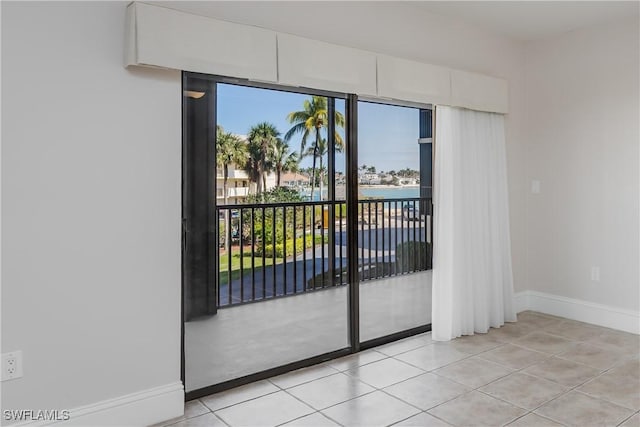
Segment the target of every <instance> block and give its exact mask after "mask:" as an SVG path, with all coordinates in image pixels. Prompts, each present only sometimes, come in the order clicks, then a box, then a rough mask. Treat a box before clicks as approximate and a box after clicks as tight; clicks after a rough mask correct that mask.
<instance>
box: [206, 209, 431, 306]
mask: <svg viewBox="0 0 640 427" xmlns="http://www.w3.org/2000/svg"><path fill="white" fill-rule="evenodd" d="M216 211H217V214H218V215H217V225H218V236H219V244H220V250H219V255H218V268H217V283H218V295H217V296H218V305H219V306H230V305H234V304H240V303H246V302H252V301H258V300H264V299H270V298H275V297H280V296H286V295H293V294H297V293H304V292H311V291H317V290H320V289H326V288H330V287H335V286H342V285H345V284H346V283H347V268H348V265H349V262H350V261H351V260H349V259H348V258H347V245H348V244H349V242H347V238H346V236H347V233H346V224H347V220H346V215H347V211H346V204H345V202H344V201H335V202H327V201H322V202H298V203H272V204H251V205H250V204H237V205H223V206H217V207H216ZM431 212H432V205H431V199H427V198H412V199H378V200H362V201H360V202H359V203H358V213H357V217H358V241H357V242H351V243H352V244H355V245H357V247H358V258H357V259H356V260H353V262H355V264H354V265H356V266H357V268H358V274H359V278H360V281H367V280H373V279H377V278H382V277H391V276H398V275H402V274H407V273H412V272H416V271H422V270H428V269H430V268H431V257H432V249H431V248H432V246H431V217H432V215H431Z"/></svg>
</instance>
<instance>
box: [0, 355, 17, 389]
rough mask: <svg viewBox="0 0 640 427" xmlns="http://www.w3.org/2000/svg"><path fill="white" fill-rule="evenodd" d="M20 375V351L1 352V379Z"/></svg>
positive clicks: (10, 378) (5, 379) (14, 377)
mask: <svg viewBox="0 0 640 427" xmlns="http://www.w3.org/2000/svg"><path fill="white" fill-rule="evenodd" d="M21 377H22V351H20V350H18V351H12V352H10V353H3V354H2V379H1V380H2V381H8V380H14V379H16V378H21Z"/></svg>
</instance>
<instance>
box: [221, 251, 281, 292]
mask: <svg viewBox="0 0 640 427" xmlns="http://www.w3.org/2000/svg"><path fill="white" fill-rule="evenodd" d="M231 253H232V256H231V280H235V279H238V278H240V249H238V248H234V249H232V252H231ZM242 258H243V259H242V263H243V267H244V272H245V274H247V273H250V272H251V253H250V252H249V253H247V252H245V253H244V256H243V257H242ZM280 262H282V258H276V264H278V263H280ZM264 265H265V266H270V265H273V258H265V260H264ZM254 266H255V268H256V269H258V268H261V267H262V257H261V256H259V257H258V256H257V257H255V258H254ZM228 271H229V255H228V254H222V255H220V284H221V285H224V284H226V283H227V282H228V280H229V274H228Z"/></svg>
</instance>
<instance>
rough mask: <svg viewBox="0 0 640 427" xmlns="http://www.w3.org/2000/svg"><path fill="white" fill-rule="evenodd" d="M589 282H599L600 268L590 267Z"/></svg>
mask: <svg viewBox="0 0 640 427" xmlns="http://www.w3.org/2000/svg"><path fill="white" fill-rule="evenodd" d="M591 280H592V281H594V282H599V281H600V267H591Z"/></svg>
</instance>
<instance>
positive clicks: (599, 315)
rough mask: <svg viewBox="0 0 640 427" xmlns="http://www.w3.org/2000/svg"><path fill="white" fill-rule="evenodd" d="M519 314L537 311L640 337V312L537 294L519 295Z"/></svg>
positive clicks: (517, 299) (526, 292)
mask: <svg viewBox="0 0 640 427" xmlns="http://www.w3.org/2000/svg"><path fill="white" fill-rule="evenodd" d="M513 301H514V306H515V308H516V311H517V312H518V313H520V312H521V311H525V310H532V311H538V312H540V313H546V314H551V315H553V316H559V317H565V318H567V319H572V320H577V321H579V322H585V323H591V324H593V325H598V326H604V327H606V328H611V329H617V330H620V331H625V332H631V333H633V334H640V312H638V311H633V310H627V309H623V308H618V307H612V306H609V305H604V304H597V303H594V302H590V301H583V300H578V299H574V298H567V297H563V296H559V295H553V294H547V293H544V292H537V291H523V292H518V293H516V294H515V295H514V297H513Z"/></svg>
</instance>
